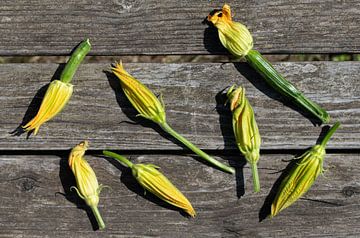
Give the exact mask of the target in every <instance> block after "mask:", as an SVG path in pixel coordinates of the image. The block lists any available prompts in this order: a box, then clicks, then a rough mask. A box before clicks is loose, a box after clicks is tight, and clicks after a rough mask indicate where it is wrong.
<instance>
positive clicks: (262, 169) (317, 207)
mask: <svg viewBox="0 0 360 238" xmlns="http://www.w3.org/2000/svg"><path fill="white" fill-rule="evenodd" d="M223 3H224V2H220V1H175V0H166V1H161V3H160V1H153V0H150V1H144V0H130V1H124V0H113V1H105V0H99V1H93V0H84V1H75V0H70V1H55V0H47V1H35V0H31V1H24V0H18V1H9V0H4V1H1V4H0V56H7V55H8V56H17V55H18V56H27V55H68V54H69V53H70V52H71V50H72V49H73V48H74V44H76V43H78V42H80V41H81V40H83V39H84V38H90V40H91V42H92V46H93V49H92V51H91V53H90V54H92V55H111V56H114V55H176V54H226V51H225V50H224V49H223V48H222V47H221V46H220V44H219V41H218V37H217V32H216V30H215V29H214V28H211V27H210V28H209V27H208V26H207V25H206V24H203V23H202V22H203V20H204V18H205V17H206V16H207V14H208V13H209V12H210V11H211V10H213V9H215V8H219V7H221V6H222V4H223ZM227 3H229V4H230V5H231V6H232V8H233V11H234V12H235V16H234V19H235V20H237V21H240V22H243V23H244V24H246V25H247V26H248V27H249V29H250V31H251V32H252V33H253V36H254V40H255V48H257V49H259V50H260V51H261V52H264V53H290V54H291V53H337V52H342V53H360V50H359V49H360V43H359V40H358V36H359V34H360V28H359V26H358V22H359V20H360V14H359V13H360V10H359V9H360V1H356V0H350V1H331V0H324V1H314V0H300V1H293V0H291V1H282V0H279V1H227ZM119 59H120V57H119ZM124 66H125V68H126V69H127V70H128V71H129V72H130V73H131V74H132V75H134V76H135V77H137V78H138V79H139V80H141V81H142V82H144V83H145V84H146V85H148V86H149V87H150V88H151V89H152V90H153V91H154V92H155V93H156V94H160V93H161V94H162V95H163V98H164V101H165V104H166V111H167V119H168V122H169V124H170V125H172V126H173V128H174V129H175V130H177V131H178V132H179V133H180V134H182V135H184V136H185V137H187V138H188V139H189V140H190V141H192V142H193V143H194V144H196V145H198V146H199V147H200V148H202V149H205V150H206V151H207V152H208V153H209V154H211V155H212V156H214V157H215V158H216V159H219V160H222V161H223V162H224V163H229V164H230V165H231V166H234V167H235V168H236V175H229V174H225V173H223V172H221V171H219V170H216V169H213V168H212V167H209V166H207V165H205V164H204V163H202V162H201V160H199V158H197V157H196V156H193V155H192V154H191V153H190V152H189V151H188V150H186V149H185V148H184V147H183V146H181V145H180V144H179V143H177V142H176V141H174V140H173V139H171V138H170V137H169V136H168V135H167V134H165V133H163V132H162V131H161V130H160V129H159V128H158V127H157V126H156V125H154V124H153V123H151V122H149V121H146V120H144V119H141V118H138V117H136V114H137V113H136V111H135V110H134V109H133V107H132V106H131V105H130V104H129V102H128V101H127V99H126V97H125V96H124V94H123V93H122V90H121V88H120V85H119V83H118V81H117V79H116V78H115V77H114V76H113V75H111V74H109V73H106V72H105V70H107V69H109V67H110V65H109V64H82V65H81V66H80V68H79V70H78V72H77V73H76V75H75V79H74V81H73V84H74V86H75V90H74V94H73V96H72V98H71V100H70V102H69V104H68V105H67V107H66V108H65V109H64V110H63V112H61V113H60V114H59V115H58V116H57V117H56V118H54V119H53V120H51V121H49V122H47V123H46V124H44V125H43V126H42V127H41V128H40V131H39V134H38V135H37V136H33V135H30V136H29V137H27V135H26V133H21V130H19V128H20V127H19V126H21V125H23V124H24V123H26V122H27V121H29V120H30V119H31V118H32V117H33V116H34V115H35V113H36V111H37V108H38V107H39V105H40V102H41V100H42V97H43V95H44V93H45V91H46V86H47V84H48V83H49V82H50V80H52V79H57V78H58V77H59V74H60V72H61V69H62V68H63V65H58V64H0V92H1V94H0V111H1V113H0V125H1V126H0V194H1V195H0V237H11V238H12V237H26V238H27V237H175V238H176V237H195V238H198V237H358V234H359V233H360V225H359V224H360V219H359V213H360V199H359V195H360V180H359V172H360V171H359V170H360V169H359V168H360V153H359V152H360V144H359V140H360V128H359V124H360V110H359V108H360V82H359V80H358V79H359V75H360V67H359V66H360V63H359V62H302V63H293V62H288V63H274V66H275V68H276V69H278V70H279V71H280V72H281V73H282V74H283V75H284V76H285V77H286V78H287V79H288V80H290V81H291V82H293V83H294V84H295V85H296V86H297V87H298V88H299V89H300V90H301V91H303V92H304V94H305V95H306V96H307V97H309V98H310V99H312V100H314V101H315V102H317V103H318V104H320V105H321V106H323V107H324V108H325V109H326V110H328V112H329V114H330V115H331V117H332V120H331V122H330V125H332V124H333V123H334V122H335V121H337V120H339V121H340V122H341V127H340V129H339V130H338V131H337V132H336V133H335V134H334V136H333V138H332V139H331V140H330V142H329V144H328V150H327V152H328V154H327V155H326V159H325V169H327V171H326V172H325V177H324V176H320V177H319V178H318V180H317V181H316V182H315V184H314V185H313V187H312V188H311V190H310V191H309V192H308V193H307V194H306V195H305V196H304V197H303V198H302V199H300V200H299V201H297V202H296V203H295V204H294V205H293V206H291V207H289V208H287V209H286V210H284V211H283V212H281V213H280V214H279V215H278V216H277V217H275V218H273V219H269V218H267V217H266V216H267V215H268V212H269V206H270V204H271V201H272V199H273V197H274V194H275V193H276V191H277V188H278V185H279V182H280V181H281V178H282V177H283V176H284V174H285V173H286V171H288V170H289V168H290V167H289V163H290V162H289V160H290V159H292V158H293V157H294V156H295V155H300V154H301V153H303V152H304V151H305V150H306V148H309V147H310V146H312V145H314V144H315V143H316V142H317V141H319V138H322V136H323V135H324V132H325V131H326V127H324V126H325V125H324V126H322V127H320V126H315V125H316V123H317V122H316V121H314V120H313V119H312V118H311V117H309V115H307V114H306V113H304V112H303V111H301V110H299V109H298V108H297V107H296V106H293V105H292V104H291V103H289V102H287V101H286V100H284V99H283V98H282V97H281V96H279V94H277V93H276V92H274V91H273V90H272V89H270V88H269V87H268V86H267V85H266V84H265V83H264V82H263V80H262V79H261V77H260V76H259V75H258V74H256V73H255V72H254V71H253V70H252V69H251V68H250V67H249V66H248V65H247V64H246V63H236V64H233V63H227V64H221V63H182V64H144V63H137V64H125V65H124ZM234 83H236V84H238V85H242V86H244V87H245V88H246V90H247V97H248V98H249V101H250V103H251V104H252V106H253V108H254V111H255V115H256V119H257V122H258V125H259V129H260V133H261V136H262V141H263V143H262V147H261V159H260V162H259V175H260V182H261V187H262V190H261V192H260V193H258V194H255V193H254V192H253V191H252V179H251V173H250V169H249V167H248V165H247V164H246V163H245V162H244V159H243V158H242V157H241V156H240V155H239V152H238V150H237V148H236V147H235V145H234V137H233V135H232V128H231V114H230V111H229V110H228V108H227V107H226V106H224V102H225V98H224V95H223V94H222V93H221V92H222V90H224V89H226V88H227V87H229V86H231V85H232V84H234ZM84 139H88V140H89V141H90V150H89V151H88V154H87V155H86V158H87V159H88V161H89V163H90V164H91V166H92V167H93V168H94V170H95V172H96V174H97V177H98V180H99V181H100V183H103V184H104V185H108V186H110V187H111V190H109V189H108V190H106V189H105V190H104V191H103V192H102V194H101V200H100V212H101V214H102V216H103V218H104V220H105V223H106V225H107V228H106V230H104V231H95V230H96V229H97V226H96V224H95V221H94V217H93V215H91V213H90V212H89V211H88V209H87V208H86V206H85V205H84V203H83V202H82V201H81V200H80V198H79V197H78V196H77V195H76V194H75V193H73V192H71V191H70V187H71V186H73V185H75V181H74V177H73V175H72V173H71V171H70V170H69V168H68V164H67V156H68V153H69V150H70V148H71V147H73V146H74V145H76V144H77V143H79V142H80V141H82V140H84ZM103 149H112V150H117V151H120V152H121V153H124V154H127V155H128V156H129V157H130V158H131V160H132V161H134V162H136V163H154V164H156V165H159V166H160V167H161V168H162V171H163V172H164V174H165V175H166V176H168V177H169V179H170V180H171V181H173V183H174V184H175V185H176V186H177V187H178V188H179V189H180V190H181V191H183V192H184V194H185V195H186V196H187V197H188V198H189V200H190V201H191V203H192V204H193V206H194V208H195V209H196V211H197V213H198V215H197V217H196V218H195V219H189V218H186V217H185V216H184V215H183V214H182V213H181V212H180V211H179V210H177V209H175V208H174V207H172V206H169V205H166V204H164V203H163V202H161V201H159V200H158V199H157V198H155V197H154V196H152V195H150V194H146V195H144V191H143V190H142V189H141V188H140V187H139V185H138V184H137V183H136V182H135V181H134V179H132V177H131V175H130V173H129V171H128V170H127V169H125V168H124V167H122V166H120V165H118V164H117V163H116V162H115V161H113V160H111V159H106V158H104V157H101V156H100V154H101V150H103ZM284 171H285V172H284Z"/></svg>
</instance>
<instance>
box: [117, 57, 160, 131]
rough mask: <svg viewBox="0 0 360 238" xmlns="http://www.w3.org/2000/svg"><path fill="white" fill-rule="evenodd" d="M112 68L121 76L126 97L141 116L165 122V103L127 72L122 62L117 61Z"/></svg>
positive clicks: (157, 121)
mask: <svg viewBox="0 0 360 238" xmlns="http://www.w3.org/2000/svg"><path fill="white" fill-rule="evenodd" d="M111 70H112V72H113V73H114V74H115V75H116V76H117V77H118V78H119V80H120V83H121V87H122V88H123V91H124V93H125V95H126V97H127V98H128V99H129V101H130V102H131V104H132V105H133V106H134V107H135V108H136V110H137V111H138V112H139V113H140V115H141V116H143V117H145V118H147V119H149V120H152V121H154V122H156V123H160V124H163V123H165V120H166V118H165V108H164V106H163V104H162V103H161V102H160V101H159V100H158V99H157V97H156V96H155V95H154V94H153V93H152V92H151V91H150V90H149V89H148V88H147V87H146V86H145V85H144V84H142V83H141V82H140V81H138V80H137V79H135V78H134V77H132V76H131V75H130V74H129V73H128V72H126V71H125V69H124V68H123V66H122V63H121V62H120V63H116V64H115V67H113V68H112V69H111Z"/></svg>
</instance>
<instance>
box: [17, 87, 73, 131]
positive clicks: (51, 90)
mask: <svg viewBox="0 0 360 238" xmlns="http://www.w3.org/2000/svg"><path fill="white" fill-rule="evenodd" d="M72 93H73V85H72V84H70V83H64V82H61V81H59V80H54V81H52V82H51V83H50V85H49V87H48V89H47V91H46V93H45V96H44V99H43V101H42V103H41V105H40V109H39V111H38V113H37V114H36V116H35V117H34V118H33V119H32V120H31V121H29V122H28V123H27V124H26V125H25V126H23V128H24V129H25V130H26V131H28V132H30V131H32V130H34V134H35V135H36V134H37V133H38V131H39V128H40V126H41V125H42V124H43V123H45V122H47V121H48V120H50V119H52V118H53V117H55V116H56V115H57V114H58V113H59V112H60V111H61V110H62V109H63V108H64V107H65V105H66V104H67V102H68V101H69V99H70V97H71V95H72Z"/></svg>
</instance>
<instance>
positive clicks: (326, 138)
mask: <svg viewBox="0 0 360 238" xmlns="http://www.w3.org/2000/svg"><path fill="white" fill-rule="evenodd" d="M339 126H340V122H336V123H335V124H334V125H333V126H332V127H331V128H330V130H329V131H328V132H327V133H326V135H325V137H324V139H323V140H322V142H321V144H320V145H321V146H322V147H324V148H325V146H326V144H327V143H328V141H329V140H330V138H331V136H332V135H333V134H334V132H335V131H336V130H337V129H338V128H339Z"/></svg>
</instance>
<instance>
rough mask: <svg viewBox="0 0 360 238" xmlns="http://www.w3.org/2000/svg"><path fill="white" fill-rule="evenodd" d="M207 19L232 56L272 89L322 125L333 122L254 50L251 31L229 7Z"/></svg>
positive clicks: (210, 15) (225, 6)
mask: <svg viewBox="0 0 360 238" xmlns="http://www.w3.org/2000/svg"><path fill="white" fill-rule="evenodd" d="M207 19H208V21H209V22H211V23H212V24H213V25H214V26H215V27H216V28H217V29H218V33H219V38H220V41H221V43H222V44H223V46H224V47H225V48H226V49H227V50H228V51H229V52H230V53H231V54H233V55H234V56H236V57H240V58H243V57H244V58H245V59H246V61H247V62H248V63H249V64H250V65H251V66H252V67H253V68H254V69H255V70H256V71H257V72H258V73H259V74H260V75H262V76H263V78H264V79H265V81H266V82H267V83H268V84H269V85H270V86H271V87H273V88H274V89H275V90H276V91H277V92H279V93H280V94H282V95H283V96H285V97H287V98H288V99H290V100H291V101H292V102H293V103H295V104H297V105H298V106H300V107H302V109H305V110H306V111H307V112H309V113H310V114H311V115H312V116H314V117H316V118H317V119H319V120H321V122H323V123H328V122H329V121H330V116H329V114H328V113H327V112H326V111H325V110H324V109H322V108H321V107H320V106H319V105H317V104H316V103H314V102H313V101H311V100H310V99H308V98H306V97H305V96H304V95H303V94H302V93H301V92H300V91H299V90H298V89H297V88H296V87H295V86H294V85H293V84H292V83H290V82H289V81H287V80H286V79H285V78H284V77H283V76H281V75H280V74H279V73H278V72H277V71H276V70H275V69H274V67H273V66H272V65H271V64H270V62H269V61H267V60H266V59H265V58H264V57H263V56H262V55H261V54H260V53H259V52H258V51H257V50H254V49H253V38H252V36H251V34H250V32H249V30H248V29H247V28H246V26H244V25H243V24H241V23H239V22H234V21H232V16H231V10H230V6H229V5H227V4H225V5H224V6H223V8H222V9H221V10H218V11H215V12H213V13H211V14H209V15H208V18H207Z"/></svg>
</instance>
